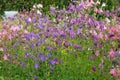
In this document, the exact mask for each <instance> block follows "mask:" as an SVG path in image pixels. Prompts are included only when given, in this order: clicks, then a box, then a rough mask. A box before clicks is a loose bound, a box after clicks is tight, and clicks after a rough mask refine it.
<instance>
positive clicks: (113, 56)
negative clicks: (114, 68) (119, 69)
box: [109, 49, 115, 59]
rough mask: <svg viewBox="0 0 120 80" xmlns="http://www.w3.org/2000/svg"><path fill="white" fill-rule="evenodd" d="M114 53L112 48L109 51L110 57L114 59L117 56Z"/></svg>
mask: <svg viewBox="0 0 120 80" xmlns="http://www.w3.org/2000/svg"><path fill="white" fill-rule="evenodd" d="M114 54H115V51H114V49H110V51H109V55H110V59H114V58H115V55H114Z"/></svg>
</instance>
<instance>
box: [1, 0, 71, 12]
mask: <svg viewBox="0 0 120 80" xmlns="http://www.w3.org/2000/svg"><path fill="white" fill-rule="evenodd" d="M39 3H41V4H43V11H44V12H47V11H48V10H49V7H50V6H56V7H58V8H59V9H61V8H63V7H67V6H68V4H69V3H70V0H65V1H64V0H0V14H3V12H4V11H7V10H8V11H9V10H18V11H21V10H23V9H26V10H30V9H31V8H32V7H33V5H34V4H39Z"/></svg>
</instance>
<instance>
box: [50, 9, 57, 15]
mask: <svg viewBox="0 0 120 80" xmlns="http://www.w3.org/2000/svg"><path fill="white" fill-rule="evenodd" d="M50 11H51V13H52V15H54V13H55V11H56V10H55V7H50Z"/></svg>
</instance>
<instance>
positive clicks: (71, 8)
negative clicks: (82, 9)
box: [68, 4, 75, 12]
mask: <svg viewBox="0 0 120 80" xmlns="http://www.w3.org/2000/svg"><path fill="white" fill-rule="evenodd" d="M68 8H69V10H70V12H74V11H75V6H74V5H73V4H69V6H68Z"/></svg>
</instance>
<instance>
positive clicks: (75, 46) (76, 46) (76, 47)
mask: <svg viewBox="0 0 120 80" xmlns="http://www.w3.org/2000/svg"><path fill="white" fill-rule="evenodd" d="M74 49H80V50H82V47H81V46H80V45H78V44H75V45H74Z"/></svg>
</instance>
